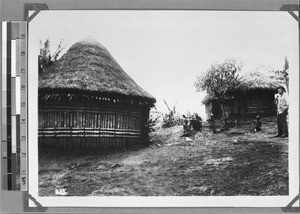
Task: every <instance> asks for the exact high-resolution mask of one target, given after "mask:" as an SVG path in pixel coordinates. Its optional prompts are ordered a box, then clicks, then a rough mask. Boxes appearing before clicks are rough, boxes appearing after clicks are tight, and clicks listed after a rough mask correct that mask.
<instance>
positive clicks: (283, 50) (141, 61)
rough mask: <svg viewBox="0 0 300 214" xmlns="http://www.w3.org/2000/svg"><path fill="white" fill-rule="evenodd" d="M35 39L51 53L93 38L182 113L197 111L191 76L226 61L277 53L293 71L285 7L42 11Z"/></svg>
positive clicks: (274, 59)
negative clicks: (260, 9) (62, 43)
mask: <svg viewBox="0 0 300 214" xmlns="http://www.w3.org/2000/svg"><path fill="white" fill-rule="evenodd" d="M29 29H30V35H29V36H31V37H33V38H34V39H35V40H36V48H38V44H39V39H42V40H43V41H45V40H46V39H50V42H51V49H52V51H53V52H54V51H55V50H56V48H57V46H58V43H59V41H60V40H61V39H62V38H63V39H64V40H65V42H66V43H67V47H66V49H68V48H69V47H70V46H71V45H72V44H74V43H75V42H77V41H79V40H81V39H84V38H85V37H87V36H92V37H93V38H94V39H96V40H98V41H99V42H100V43H101V44H102V45H104V46H105V47H106V48H107V49H108V51H109V52H110V53H111V55H112V56H113V57H114V58H115V59H116V61H117V62H118V63H119V64H120V66H121V67H122V68H123V69H124V71H125V72H126V73H128V74H129V75H130V76H131V77H132V78H133V79H134V80H135V81H136V83H137V84H139V85H140V86H141V87H142V88H144V89H145V90H146V91H148V92H149V93H150V94H152V95H153V96H154V97H155V98H156V99H157V101H158V103H157V108H158V109H159V110H161V111H166V110H167V109H166V107H165V105H164V104H163V101H162V100H163V99H165V100H166V101H167V102H168V104H169V105H170V106H173V105H174V104H175V102H176V101H177V109H178V110H179V111H180V112H181V113H186V112H187V111H188V110H189V111H190V112H191V113H196V112H197V113H199V114H200V115H202V116H203V115H204V107H203V106H201V100H202V99H203V97H204V96H205V93H199V92H195V91H196V90H195V88H194V86H193V84H194V82H195V80H196V76H197V75H198V74H199V73H200V72H205V71H206V70H207V68H208V67H209V65H211V64H212V63H215V62H222V61H224V60H225V59H226V58H235V59H238V60H240V61H242V62H243V63H244V64H245V66H244V68H243V70H244V71H251V70H254V69H255V68H256V67H257V66H260V65H269V66H272V67H274V68H276V69H281V68H282V67H283V65H284V57H285V56H287V57H288V59H289V62H290V70H291V71H296V72H298V65H299V62H298V58H299V57H298V47H299V46H298V25H297V22H296V20H294V19H293V18H292V17H291V16H290V15H289V14H288V13H287V12H275V11H273V12H245V11H244V12H233V11H223V12H222V11H53V10H51V11H42V12H40V13H39V14H38V15H37V16H36V17H35V18H34V19H33V21H31V22H30V25H29Z"/></svg>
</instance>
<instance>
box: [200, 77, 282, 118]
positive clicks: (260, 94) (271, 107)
mask: <svg viewBox="0 0 300 214" xmlns="http://www.w3.org/2000/svg"><path fill="white" fill-rule="evenodd" d="M279 86H280V82H279V81H278V80H276V79H274V78H271V77H269V76H267V75H265V74H263V73H262V72H259V71H256V72H249V73H246V74H245V75H243V78H242V81H241V84H240V85H239V87H237V88H236V89H235V90H234V91H233V92H232V97H228V99H227V100H226V101H225V103H223V115H227V116H228V115H229V114H231V113H234V114H238V115H239V116H240V117H241V118H249V117H250V118H251V117H254V116H256V115H260V116H274V115H276V108H275V104H274V94H275V93H276V89H277V88H278V87H279ZM202 103H203V104H204V105H205V107H206V114H207V116H208V118H209V115H210V114H214V115H217V116H216V117H217V118H218V116H219V117H220V116H221V112H220V111H221V107H220V105H221V104H220V103H219V102H218V101H217V99H216V98H215V97H214V96H213V95H212V94H208V95H207V96H206V97H205V98H204V99H203V100H202Z"/></svg>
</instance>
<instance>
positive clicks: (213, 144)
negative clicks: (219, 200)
mask: <svg viewBox="0 0 300 214" xmlns="http://www.w3.org/2000/svg"><path fill="white" fill-rule="evenodd" d="M262 124H263V125H262V131H261V132H258V133H247V132H245V130H244V129H243V128H234V129H229V130H227V131H225V132H222V133H217V134H213V133H212V132H211V131H210V130H209V129H208V127H204V130H203V132H199V131H192V136H191V137H189V138H185V137H180V135H181V134H182V132H183V131H182V127H181V126H175V127H171V128H166V129H158V130H156V131H154V132H152V133H151V135H150V137H151V141H152V142H153V144H152V145H150V146H148V147H136V148H127V149H122V150H114V151H106V152H100V151H88V152H87V151H84V152H83V151H61V150H54V149H48V148H40V149H39V195H41V196H54V195H55V189H62V188H63V189H66V192H67V195H68V196H197V195H204V196H220V195H226V196H236V195H287V194H288V180H289V179H288V178H289V175H288V138H270V136H272V135H275V134H276V118H263V119H262ZM243 126H247V124H244V125H243ZM241 127H242V126H241Z"/></svg>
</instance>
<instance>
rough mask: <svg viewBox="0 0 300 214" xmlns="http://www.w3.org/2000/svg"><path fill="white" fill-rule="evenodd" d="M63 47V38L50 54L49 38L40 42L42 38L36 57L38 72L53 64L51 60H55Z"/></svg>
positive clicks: (64, 45)
mask: <svg viewBox="0 0 300 214" xmlns="http://www.w3.org/2000/svg"><path fill="white" fill-rule="evenodd" d="M65 47H66V44H65V42H64V40H63V39H61V40H60V43H59V45H58V47H57V49H56V51H55V52H54V54H52V55H51V51H50V40H49V39H47V40H46V41H45V42H42V40H40V54H39V58H38V63H39V73H42V72H44V71H45V70H46V69H47V68H48V67H50V66H51V65H52V64H53V62H55V61H57V60H58V58H59V56H60V53H61V52H62V51H63V50H64V49H65Z"/></svg>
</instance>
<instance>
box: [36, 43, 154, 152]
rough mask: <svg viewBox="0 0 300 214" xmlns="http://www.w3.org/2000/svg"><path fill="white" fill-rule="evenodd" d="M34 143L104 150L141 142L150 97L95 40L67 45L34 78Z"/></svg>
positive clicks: (151, 98)
mask: <svg viewBox="0 0 300 214" xmlns="http://www.w3.org/2000/svg"><path fill="white" fill-rule="evenodd" d="M38 94H39V97H38V110H39V116H38V118H39V145H48V146H59V147H65V148H66V147H68V148H70V147H71V148H109V147H119V146H127V145H136V144H141V143H143V142H145V141H144V140H145V139H144V138H146V137H147V127H146V124H147V121H148V117H149V110H150V108H151V107H153V106H154V103H155V102H156V100H155V98H154V97H152V96H151V95H150V94H149V93H147V92H146V91H145V90H143V89H142V88H141V87H140V86H138V85H137V84H136V83H135V82H134V80H133V79H132V78H131V77H130V76H129V75H128V74H126V73H125V72H124V71H123V69H122V68H121V67H120V65H119V64H118V63H117V62H116V60H115V59H114V58H113V57H112V56H111V55H110V53H109V52H108V51H107V49H106V48H105V47H103V46H102V45H101V44H100V43H99V42H97V41H95V40H93V39H91V38H88V39H84V40H82V41H79V42H77V43H75V44H74V45H72V46H71V47H70V49H69V50H68V51H67V52H66V53H65V54H64V55H63V56H62V57H61V58H60V59H59V60H58V61H57V62H55V63H54V64H53V65H52V66H50V67H49V68H48V69H47V70H46V71H44V72H43V73H42V74H40V75H39V91H38Z"/></svg>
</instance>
